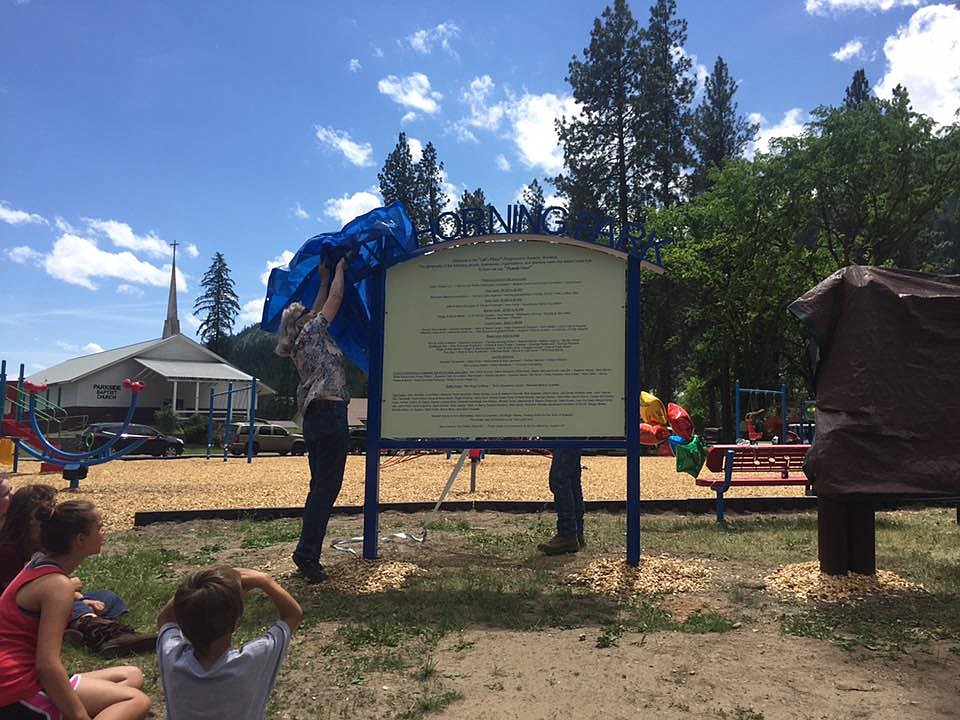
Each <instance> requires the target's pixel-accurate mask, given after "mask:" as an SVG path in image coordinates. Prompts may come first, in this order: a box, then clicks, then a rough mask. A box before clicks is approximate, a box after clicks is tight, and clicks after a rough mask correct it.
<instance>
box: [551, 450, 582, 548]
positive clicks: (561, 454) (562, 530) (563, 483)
mask: <svg viewBox="0 0 960 720" xmlns="http://www.w3.org/2000/svg"><path fill="white" fill-rule="evenodd" d="M550 492H552V493H553V504H554V507H555V508H556V510H557V535H560V536H561V537H576V536H578V535H583V486H582V485H581V484H580V449H579V448H556V449H555V450H554V451H553V460H552V461H551V462H550Z"/></svg>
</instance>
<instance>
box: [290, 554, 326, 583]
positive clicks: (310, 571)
mask: <svg viewBox="0 0 960 720" xmlns="http://www.w3.org/2000/svg"><path fill="white" fill-rule="evenodd" d="M293 564H294V565H296V566H297V570H299V571H300V574H301V575H302V576H303V579H304V580H306V581H307V582H308V583H310V584H311V585H313V584H316V583H322V582H323V581H324V580H326V579H327V571H326V570H325V569H324V567H323V565H321V564H320V561H319V560H304V559H303V558H302V557H299V556H298V555H297V554H296V553H294V554H293Z"/></svg>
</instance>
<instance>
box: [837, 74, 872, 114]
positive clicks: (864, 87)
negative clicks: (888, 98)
mask: <svg viewBox="0 0 960 720" xmlns="http://www.w3.org/2000/svg"><path fill="white" fill-rule="evenodd" d="M870 100H871V97H870V83H868V82H867V73H866V72H865V71H864V69H863V68H860V69H859V70H857V71H856V72H855V73H854V74H853V80H851V82H850V85H849V86H848V87H847V91H846V94H845V95H844V98H843V104H844V105H845V106H846V107H858V106H860V105H863V104H864V103H866V102H870Z"/></svg>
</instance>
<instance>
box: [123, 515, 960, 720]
mask: <svg viewBox="0 0 960 720" xmlns="http://www.w3.org/2000/svg"><path fill="white" fill-rule="evenodd" d="M458 517H459V515H458ZM463 517H464V518H465V519H466V520H467V521H468V522H469V524H470V525H471V526H473V527H484V528H485V529H487V530H489V531H492V532H496V531H497V530H498V527H500V529H507V528H508V526H515V523H516V522H517V521H518V520H517V516H510V517H506V516H505V515H503V514H500V513H466V514H464V516H463ZM520 517H523V516H520ZM532 517H534V516H531V518H532ZM422 519H423V518H422V515H412V516H407V515H403V514H399V513H385V514H384V518H383V519H382V526H381V531H382V532H391V531H395V530H398V529H401V528H404V527H409V525H410V523H414V524H416V523H419V522H422ZM212 522H213V521H205V522H204V521H195V522H190V523H185V524H183V525H182V526H181V528H182V530H183V532H180V533H179V538H178V540H177V542H181V543H185V544H186V546H189V544H190V543H191V542H195V538H196V537H197V535H198V534H203V533H205V532H209V528H210V527H211V523H212ZM340 522H341V523H344V522H346V521H345V520H341V521H340ZM169 527H170V526H167V528H166V529H165V526H164V525H163V524H161V525H156V526H149V527H147V528H144V529H142V530H140V531H139V532H144V533H148V534H151V535H152V534H156V533H165V534H169V532H170V531H169ZM342 529H343V528H342V527H341V528H337V530H340V531H342ZM165 536H166V535H165ZM291 548H292V545H291V546H290V547H287V546H285V545H284V546H271V547H270V548H267V549H265V550H264V551H260V552H261V554H260V555H259V556H257V561H258V564H259V565H260V566H261V567H263V568H265V569H269V570H270V571H271V572H274V573H276V574H277V575H278V576H279V577H280V578H281V581H282V582H284V583H285V584H286V583H289V584H291V585H292V586H293V587H294V588H295V594H297V595H298V597H299V598H300V599H301V602H304V597H305V596H307V597H309V594H311V593H325V592H334V589H333V588H332V587H326V586H306V585H302V584H298V583H297V581H296V579H295V577H294V576H293V575H292V573H293V568H292V565H291V563H290V561H289V551H290V549H291ZM461 550H462V548H460V547H458V543H457V536H456V535H453V534H444V533H436V534H434V535H432V536H431V537H430V538H429V539H428V541H427V542H425V543H424V544H422V545H420V544H416V543H409V542H396V543H384V544H382V545H381V553H382V558H381V562H383V563H412V564H413V565H415V566H417V568H418V569H419V570H420V571H422V572H425V573H430V572H431V571H434V570H436V569H437V568H438V567H441V566H449V565H450V564H455V563H458V562H463V561H464V560H465V558H464V557H463V556H462V554H461V552H460V551H461ZM678 552H682V549H679V548H678ZM607 553H609V548H607ZM330 555H331V556H330V557H328V558H327V560H326V561H325V562H328V567H329V568H330V571H331V577H332V578H335V577H336V576H337V575H338V573H340V572H344V571H345V569H349V568H351V567H353V566H355V565H362V564H363V561H360V560H357V559H355V558H353V557H351V556H349V555H344V554H338V553H331V554H330ZM601 557H605V555H604V550H603V549H601V548H595V547H590V546H588V547H587V548H586V549H585V550H584V551H582V552H580V553H578V554H577V555H573V556H563V557H555V558H547V557H542V556H539V555H537V554H536V553H535V552H533V553H532V554H531V556H530V558H529V559H528V560H526V561H522V564H523V565H524V566H525V567H528V568H531V569H534V570H544V571H548V572H552V573H555V574H556V575H557V576H558V577H569V576H570V575H573V574H575V573H578V572H581V571H583V570H584V569H585V568H586V567H587V566H588V565H590V564H591V563H593V562H596V561H597V560H598V558H601ZM469 562H471V563H475V564H477V565H478V566H481V567H489V566H490V563H496V562H503V560H502V559H496V558H485V557H483V556H480V555H477V554H472V555H471V556H470V557H469ZM706 562H707V565H708V567H709V568H710V570H711V572H710V573H709V575H708V580H707V582H706V583H705V584H703V585H700V586H699V587H697V589H695V590H691V591H688V592H676V593H672V594H668V595H666V596H665V597H664V598H663V599H662V600H661V601H660V602H661V606H662V607H663V608H665V609H667V610H668V611H669V612H670V613H671V615H673V616H674V617H675V619H677V620H678V621H681V620H682V619H684V618H686V617H688V616H689V615H690V614H691V613H697V612H700V611H703V612H707V611H715V612H719V613H721V614H723V615H725V616H729V617H732V618H742V619H743V622H742V623H737V624H736V625H735V626H734V629H733V630H731V631H729V632H726V633H719V634H718V633H707V634H686V633H681V632H653V633H649V634H641V633H635V632H625V633H624V634H623V635H622V637H620V638H619V640H618V642H617V643H616V646H614V647H606V648H601V647H598V644H597V639H598V635H599V634H600V632H601V628H599V627H596V626H593V627H573V628H566V629H556V628H548V629H544V630H540V631H536V632H518V631H511V630H505V629H497V628H491V627H482V628H473V629H466V630H464V631H462V632H458V633H453V634H449V635H447V636H445V637H444V638H443V639H442V640H441V641H440V644H439V645H438V647H437V648H436V650H435V651H433V654H432V655H431V656H430V657H429V658H427V657H424V658H423V661H424V662H427V661H429V662H432V663H434V664H435V665H434V666H435V677H436V678H438V679H439V680H438V682H439V686H440V687H442V688H443V689H444V691H453V692H456V693H458V694H459V697H458V699H456V700H454V701H453V702H451V703H450V704H449V705H448V706H446V707H445V708H442V709H440V710H438V711H434V712H429V713H427V714H426V717H429V718H451V719H452V718H475V719H484V720H514V719H515V720H531V719H539V718H571V717H579V718H603V719H604V720H619V719H621V718H622V719H623V720H627V719H628V718H629V720H634V719H635V718H637V717H651V718H665V719H668V720H676V719H689V718H731V719H736V720H761V719H763V720H780V719H783V720H821V719H823V720H826V719H830V720H836V719H844V718H851V719H852V718H871V719H876V720H900V719H901V718H911V719H912V718H956V717H960V711H958V705H957V697H958V696H960V672H958V671H960V657H958V655H957V654H956V647H952V646H953V645H954V644H953V643H944V642H936V641H934V642H931V643H930V644H927V645H923V646H916V647H907V648H904V649H903V650H902V652H900V651H899V650H898V652H896V653H894V654H891V653H885V652H879V651H876V652H875V651H872V650H871V649H863V648H860V649H858V650H852V651H851V650H849V649H844V648H842V647H840V646H838V644H836V643H831V642H829V641H827V640H817V639H811V638H805V637H793V636H789V635H784V634H782V633H781V631H780V629H779V625H778V618H779V616H780V615H781V613H783V612H790V611H791V609H795V608H796V605H795V604H790V603H786V604H784V603H783V601H782V599H781V598H780V597H778V596H777V595H776V594H775V593H773V592H772V591H771V590H770V588H769V587H767V585H766V583H765V582H764V579H763V578H764V577H765V575H766V574H767V573H769V572H770V571H771V570H773V568H770V567H763V566H759V565H758V566H751V565H749V564H745V563H742V562H737V561H732V560H730V559H724V558H712V559H709V560H708V561H706ZM734 597H741V598H742V601H741V603H739V604H738V603H737V602H736V601H734V600H733V599H732V598H734ZM398 601H399V602H403V601H404V597H403V595H402V594H401V595H399V596H398ZM801 604H803V603H801ZM905 622H909V620H908V619H905ZM337 626H338V625H337V623H318V624H316V625H313V626H311V627H310V628H309V629H308V630H306V631H304V632H303V633H301V634H299V635H298V636H297V638H296V640H295V647H294V649H293V650H292V651H291V657H294V656H295V657H296V659H295V660H291V661H290V662H289V663H288V665H287V667H285V669H284V670H283V672H282V675H281V679H280V682H279V683H278V685H277V689H276V696H277V703H278V705H279V707H282V708H283V711H282V713H281V714H280V715H278V717H283V718H296V719H300V718H304V719H306V718H337V717H349V718H358V719H360V720H372V719H373V718H396V717H404V715H403V714H402V713H403V708H408V707H409V706H410V703H411V698H415V697H417V696H419V695H422V694H423V680H422V679H416V678H414V677H413V673H411V672H406V673H403V674H400V675H398V674H396V673H373V672H371V673H367V674H366V675H365V676H364V678H363V680H362V682H353V683H351V682H345V681H343V680H342V679H341V680H337V679H336V678H337V668H336V666H335V662H336V661H331V660H330V659H329V658H328V657H327V656H326V654H325V650H324V648H325V647H327V646H328V644H329V643H330V642H331V641H332V640H333V639H334V638H335V633H336V629H337ZM407 717H420V715H414V716H407Z"/></svg>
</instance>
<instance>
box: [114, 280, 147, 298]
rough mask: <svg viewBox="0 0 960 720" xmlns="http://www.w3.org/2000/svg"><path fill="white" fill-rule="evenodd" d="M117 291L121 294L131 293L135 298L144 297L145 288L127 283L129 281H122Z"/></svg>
mask: <svg viewBox="0 0 960 720" xmlns="http://www.w3.org/2000/svg"><path fill="white" fill-rule="evenodd" d="M117 293H118V294H120V295H131V296H133V297H135V298H142V297H143V290H141V289H140V288H138V287H134V286H133V285H127V283H120V284H119V285H117Z"/></svg>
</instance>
